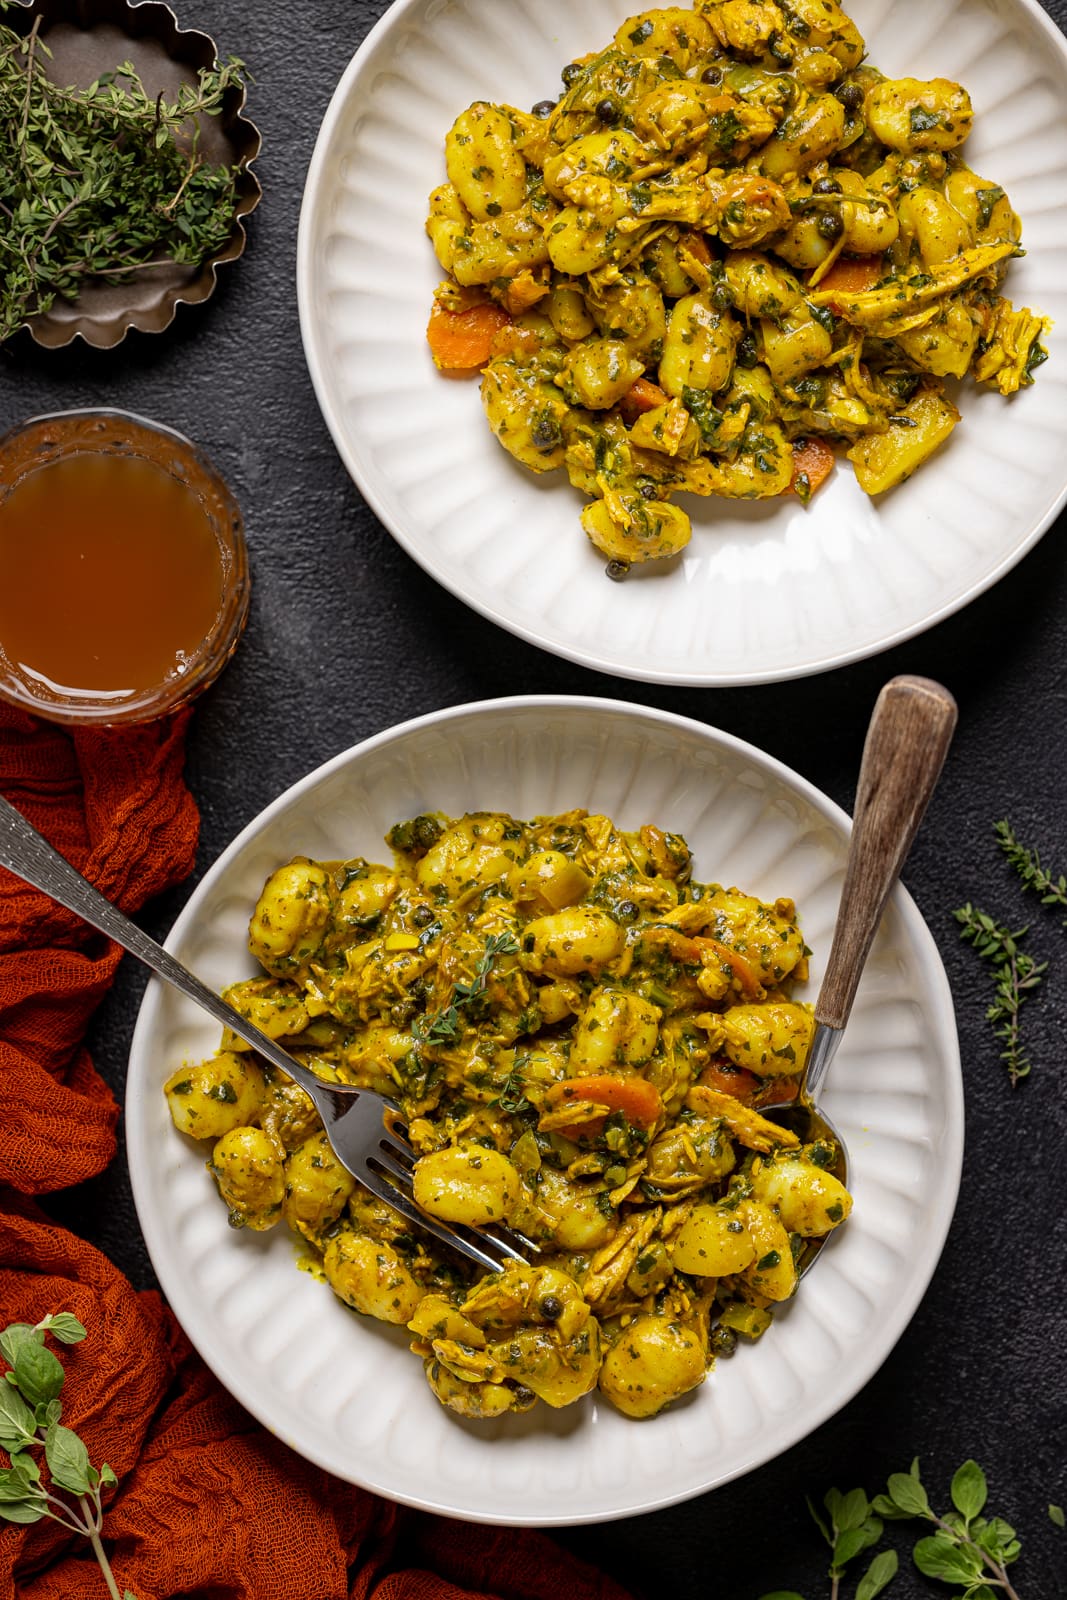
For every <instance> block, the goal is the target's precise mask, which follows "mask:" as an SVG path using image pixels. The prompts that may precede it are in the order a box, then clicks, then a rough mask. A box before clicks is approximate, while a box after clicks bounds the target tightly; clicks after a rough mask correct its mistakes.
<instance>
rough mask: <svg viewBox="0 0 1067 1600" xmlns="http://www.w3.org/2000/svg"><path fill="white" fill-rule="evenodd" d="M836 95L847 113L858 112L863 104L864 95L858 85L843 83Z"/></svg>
mask: <svg viewBox="0 0 1067 1600" xmlns="http://www.w3.org/2000/svg"><path fill="white" fill-rule="evenodd" d="M836 93H837V98H838V99H839V100H840V102H841V104H842V105H843V106H844V108H845V110H846V111H858V110H859V108H860V106H861V105H862V104H863V101H864V93H863V90H862V89H861V88H860V86H859V84H858V83H843V84H842V85H841V87H840V88H839V89H838V90H837V91H836Z"/></svg>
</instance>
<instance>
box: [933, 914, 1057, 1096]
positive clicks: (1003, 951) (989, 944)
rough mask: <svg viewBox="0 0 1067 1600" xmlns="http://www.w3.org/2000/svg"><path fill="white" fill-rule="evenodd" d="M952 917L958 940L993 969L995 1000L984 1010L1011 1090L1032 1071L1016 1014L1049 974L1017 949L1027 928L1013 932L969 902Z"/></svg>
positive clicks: (1045, 964)
mask: <svg viewBox="0 0 1067 1600" xmlns="http://www.w3.org/2000/svg"><path fill="white" fill-rule="evenodd" d="M952 915H953V916H954V917H955V919H956V921H957V922H958V923H959V925H960V938H961V939H964V940H965V941H966V942H967V943H968V944H972V945H973V946H974V948H975V950H976V951H977V952H978V954H979V956H981V958H982V960H983V961H988V962H989V963H990V964H991V966H992V968H993V983H994V998H993V1002H992V1004H991V1005H990V1006H989V1007H988V1009H987V1010H986V1018H987V1020H988V1021H989V1022H991V1023H992V1024H993V1035H994V1037H995V1038H997V1039H999V1040H1000V1042H1001V1044H1002V1045H1003V1047H1004V1048H1003V1049H1002V1050H1001V1052H1000V1059H1001V1060H1002V1061H1003V1062H1004V1065H1005V1066H1006V1067H1007V1069H1008V1075H1009V1077H1010V1078H1011V1082H1012V1086H1013V1087H1014V1086H1015V1085H1016V1084H1018V1083H1019V1082H1020V1081H1021V1080H1022V1079H1023V1078H1025V1077H1027V1076H1028V1074H1029V1072H1030V1069H1031V1062H1030V1058H1029V1056H1028V1055H1027V1053H1026V1051H1025V1050H1024V1049H1023V1045H1022V1037H1021V1034H1020V1029H1019V1013H1020V1011H1021V1010H1022V1008H1023V1004H1024V1002H1025V1001H1026V1000H1027V999H1028V998H1029V996H1030V995H1031V994H1032V993H1033V991H1034V990H1035V989H1036V988H1037V987H1038V985H1039V984H1040V982H1041V980H1042V978H1043V977H1044V975H1045V973H1046V971H1047V970H1048V962H1047V961H1035V960H1034V958H1033V956H1032V955H1030V954H1029V953H1028V952H1027V951H1026V950H1022V949H1020V942H1021V941H1022V939H1024V938H1025V936H1026V934H1027V933H1028V932H1029V929H1028V928H1017V929H1015V930H1014V931H1013V930H1012V929H1010V928H1007V927H1005V926H1004V925H1003V924H1002V923H999V922H997V921H996V920H995V919H994V918H993V917H991V916H990V915H989V913H988V912H987V911H982V910H981V909H980V908H979V907H977V906H972V905H971V904H970V903H969V902H968V904H967V905H965V906H961V907H960V909H959V910H958V911H954V912H953V913H952Z"/></svg>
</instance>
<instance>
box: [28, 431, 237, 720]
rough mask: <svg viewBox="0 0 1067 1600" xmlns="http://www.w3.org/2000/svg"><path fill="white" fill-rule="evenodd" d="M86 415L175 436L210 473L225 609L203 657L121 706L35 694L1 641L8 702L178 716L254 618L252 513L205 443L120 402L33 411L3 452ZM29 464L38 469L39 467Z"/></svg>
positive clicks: (87, 714) (85, 713)
mask: <svg viewBox="0 0 1067 1600" xmlns="http://www.w3.org/2000/svg"><path fill="white" fill-rule="evenodd" d="M79 418H84V419H86V420H89V419H96V418H99V419H101V420H102V421H107V420H109V419H114V420H115V421H116V422H117V423H122V424H125V425H126V426H127V427H130V428H131V431H133V430H134V429H140V430H143V432H144V433H146V434H150V435H154V436H156V437H157V438H161V439H164V440H167V441H169V442H170V443H171V444H173V445H174V446H176V447H177V450H178V452H179V454H180V455H181V456H183V457H184V458H185V459H186V460H187V461H189V462H191V463H193V464H195V466H196V467H197V469H198V470H199V471H200V472H201V473H202V474H203V475H204V478H205V479H206V481H207V482H208V483H209V484H210V486H211V490H212V492H213V493H215V494H216V495H217V496H218V499H219V503H220V505H221V507H222V509H223V511H224V513H225V516H224V518H223V519H219V518H217V517H215V516H211V515H209V516H208V520H209V522H210V523H211V525H212V528H213V531H214V534H215V538H216V541H217V543H218V545H219V546H220V548H221V549H222V551H223V552H224V554H225V556H226V558H227V561H226V563H225V565H224V583H223V589H222V594H221V599H220V604H219V610H218V613H217V615H216V617H215V621H214V624H213V626H212V627H211V628H210V629H209V631H208V632H207V633H206V634H205V635H204V638H203V640H202V641H201V644H200V647H199V649H198V652H197V657H196V659H195V661H194V662H193V664H192V665H191V666H190V667H189V669H188V671H186V672H184V673H180V674H176V675H174V676H173V677H171V678H168V679H164V680H163V681H162V682H160V683H157V684H154V685H152V686H151V687H150V688H147V689H142V690H139V691H137V692H136V693H134V694H132V695H129V696H127V697H125V698H123V699H122V700H121V701H120V702H118V703H117V704H113V703H109V702H107V701H106V700H86V701H84V702H81V701H78V700H75V699H64V698H62V697H56V698H55V699H51V698H49V699H45V698H42V697H40V696H38V695H36V694H34V692H33V690H32V688H31V687H30V686H29V684H28V683H27V680H26V678H25V676H24V675H23V674H21V673H20V672H18V671H17V669H16V668H14V667H13V665H12V663H11V661H10V658H9V657H8V656H7V655H6V653H5V652H4V649H3V643H2V641H0V700H3V701H5V702H6V703H7V704H8V705H12V706H15V707H16V708H17V709H18V710H20V711H25V712H27V713H28V714H29V715H31V716H36V717H41V718H43V719H44V720H46V721H48V722H54V723H59V724H65V725H67V726H83V727H84V726H94V727H118V726H121V725H123V724H134V723H136V724H145V723H148V722H153V721H156V720H158V719H162V718H164V717H167V716H170V715H172V714H173V713H174V712H176V711H178V710H180V709H181V707H182V706H184V705H186V704H187V703H188V702H189V701H190V700H191V699H192V698H193V697H194V696H195V695H197V694H199V693H200V692H201V691H202V690H204V689H207V688H208V687H209V686H210V685H211V684H212V683H213V682H214V681H215V679H216V678H217V677H218V675H219V673H220V672H221V671H222V669H223V667H224V666H225V665H226V663H227V662H228V661H229V659H230V657H231V656H232V655H233V652H234V650H235V649H236V648H237V644H238V642H239V640H240V638H241V634H242V632H243V631H244V627H245V623H246V622H247V619H248V609H249V602H250V587H251V586H250V575H249V570H248V543H247V539H246V536H245V530H244V516H243V514H242V511H241V507H240V505H239V504H238V501H237V498H236V496H235V495H234V493H233V491H232V489H231V488H230V486H229V484H228V483H227V482H226V480H225V478H224V477H223V476H222V474H221V472H220V471H219V469H218V468H217V467H216V466H215V464H214V462H213V461H212V460H211V458H210V456H208V455H207V454H206V453H205V452H204V451H203V450H202V449H201V448H200V446H199V445H197V444H194V442H193V441H192V440H191V439H189V438H188V437H187V436H186V435H185V434H183V433H182V432H181V431H180V430H179V429H177V428H173V427H171V426H170V424H169V423H165V422H156V421H155V420H154V419H152V418H150V417H144V416H141V415H140V413H138V412H134V411H127V410H125V409H123V408H122V407H119V406H74V407H70V408H67V409H64V410H61V411H48V412H41V413H40V414H38V415H36V416H33V417H28V418H26V419H25V420H24V421H22V422H18V423H16V424H14V425H13V426H12V427H10V428H8V429H7V430H6V431H5V432H4V433H3V434H2V435H0V458H2V456H3V454H4V452H5V451H6V450H7V449H8V448H9V447H10V446H11V445H12V444H13V443H14V442H15V441H17V440H19V439H21V438H23V437H24V436H25V435H26V434H28V433H30V432H32V431H33V429H34V428H39V427H41V426H44V425H47V424H49V423H62V422H69V421H71V420H76V419H79ZM130 443H131V445H132V446H133V447H134V448H133V450H132V452H131V453H134V454H136V453H137V452H136V440H135V439H132V440H131V441H130ZM64 453H69V454H71V455H76V454H81V453H84V454H91V453H94V452H93V450H92V449H87V450H85V451H80V450H79V449H78V448H77V447H75V448H73V449H71V450H70V451H69V452H64V449H63V446H62V444H61V443H60V445H59V448H58V450H57V456H56V458H55V459H59V458H60V457H61V456H62V455H63V454H64ZM95 453H99V454H111V455H120V454H121V452H120V451H117V450H108V449H106V448H100V447H97V449H96V452H95ZM143 459H145V460H148V459H150V457H149V456H148V455H147V454H145V455H143ZM156 464H157V465H159V466H160V470H161V471H167V470H168V469H167V467H166V466H165V465H163V464H162V463H156ZM28 470H29V471H33V470H35V469H34V468H33V467H32V466H31V467H30V468H29V469H28ZM24 476H26V474H25V473H22V474H20V476H19V478H16V479H13V480H12V483H11V484H10V485H7V486H6V487H7V488H12V487H14V484H15V483H17V482H19V481H21V478H22V477H24ZM0 498H2V491H0ZM227 574H228V575H227Z"/></svg>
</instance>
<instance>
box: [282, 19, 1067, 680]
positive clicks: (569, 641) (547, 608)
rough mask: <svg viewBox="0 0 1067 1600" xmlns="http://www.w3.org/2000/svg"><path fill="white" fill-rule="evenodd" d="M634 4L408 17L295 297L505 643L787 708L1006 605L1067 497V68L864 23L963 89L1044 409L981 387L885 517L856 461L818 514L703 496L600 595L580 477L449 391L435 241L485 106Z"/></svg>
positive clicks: (335, 142) (933, 34) (365, 479)
mask: <svg viewBox="0 0 1067 1600" xmlns="http://www.w3.org/2000/svg"><path fill="white" fill-rule="evenodd" d="M639 9H640V7H639V6H638V5H636V4H633V3H629V0H582V3H581V4H575V3H574V0H508V3H507V4H506V5H503V4H501V0H397V3H396V4H394V5H393V6H391V8H390V9H389V11H388V12H387V14H386V15H385V16H384V17H383V18H382V20H381V22H379V24H378V25H377V27H376V28H374V29H373V30H372V32H371V33H370V35H369V36H368V37H367V39H366V40H365V42H364V44H363V45H362V47H361V48H360V50H359V51H358V53H357V54H356V56H355V58H354V60H353V61H352V63H351V65H350V66H349V68H348V70H347V72H346V73H345V75H344V77H343V78H342V80H341V83H340V85H339V86H338V89H337V91H336V93H335V95H334V98H333V102H332V104H331V106H330V108H329V111H328V112H327V115H326V118H325V121H324V122H323V126H322V129H321V132H320V134H319V140H318V144H317V146H316V150H315V156H314V159H313V161H312V163H311V169H310V172H309V174H308V180H307V189H306V192H305V197H304V206H303V211H302V214H301V219H300V238H299V251H298V266H297V287H298V293H299V299H300V320H301V328H302V332H303V338H304V348H305V352H306V354H307V360H308V366H309V368H310V372H311V376H312V380H313V382H314V385H315V390H316V393H317V395H318V399H319V404H320V406H321V407H322V411H323V415H324V416H325V418H326V421H327V423H328V425H329V428H330V431H331V433H332V435H333V438H334V442H335V444H336V445H337V449H338V450H339V452H340V454H341V456H342V458H343V460H344V462H345V465H346V466H347V468H348V470H349V472H350V473H351V474H352V476H353V478H354V479H355V481H356V483H357V484H358V485H359V488H360V490H361V491H362V493H363V495H364V498H365V499H366V500H367V501H368V503H369V504H370V506H371V507H372V508H373V510H374V511H375V512H376V513H377V515H378V516H379V518H380V519H381V520H382V522H383V523H384V524H385V526H386V527H387V528H388V529H389V530H390V532H391V533H392V534H393V535H394V536H395V537H396V538H397V539H398V540H399V542H400V543H401V544H402V545H403V547H404V548H405V549H406V550H407V551H408V552H409V554H410V555H412V556H413V557H414V558H415V560H416V561H418V562H419V563H420V564H421V565H422V566H423V567H424V568H425V569H426V571H427V572H429V573H430V574H431V575H432V576H433V577H434V578H436V579H437V580H438V582H440V583H442V584H443V585H444V586H445V587H446V588H447V589H450V590H451V591H452V593H453V594H456V595H458V596H459V598H460V599H462V600H465V601H466V602H467V604H468V605H470V606H472V607H473V608H474V609H475V610H476V611H479V612H481V613H482V615H483V616H486V617H488V618H490V620H492V621H493V622H497V623H499V624H500V625H501V626H502V627H505V628H508V629H510V631H511V632H513V633H516V634H518V635H519V636H520V637H521V638H524V639H527V640H529V641H531V642H532V643H534V644H538V645H541V646H543V647H544V648H545V649H547V650H551V651H553V652H555V653H556V654H557V655H561V656H565V657H568V658H569V659H570V660H572V661H578V662H581V663H583V664H584V665H585V666H588V667H593V668H597V669H599V670H601V671H604V672H610V673H617V674H619V675H621V676H623V677H628V678H640V679H644V680H646V681H648V682H658V683H687V684H719V685H724V684H730V683H764V682H771V681H774V680H777V679H783V678H790V677H797V676H801V675H803V674H805V673H811V672H820V671H823V670H824V669H826V668H828V667H833V666H839V665H841V664H842V663H844V662H846V661H854V660H857V659H859V658H860V657H863V656H867V655H871V654H873V653H874V652H876V651H878V650H884V649H887V648H888V647H889V646H890V645H893V644H896V643H899V642H900V641H901V640H903V639H906V638H909V637H911V636H912V635H914V634H916V633H919V632H921V631H922V630H923V629H924V628H928V627H930V626H931V625H932V624H933V623H935V622H937V621H939V620H940V619H941V618H943V617H945V616H947V615H949V614H950V613H951V612H953V611H956V610H958V609H959V607H961V606H962V605H964V604H965V603H966V602H967V601H968V600H971V599H973V598H974V597H975V596H976V595H977V594H979V593H981V592H982V591H983V590H984V589H986V588H988V587H989V586H990V585H991V584H992V583H994V582H995V581H996V580H997V579H998V578H999V577H1001V576H1002V575H1003V574H1004V573H1005V572H1007V571H1008V570H1009V568H1011V567H1012V566H1014V565H1015V563H1016V562H1017V561H1019V560H1020V559H1021V557H1022V556H1023V555H1024V553H1025V552H1026V551H1027V550H1028V549H1030V547H1031V546H1032V545H1033V544H1034V543H1036V541H1037V539H1038V538H1039V537H1040V535H1041V534H1042V533H1043V532H1044V530H1045V529H1046V528H1047V527H1048V525H1049V524H1050V522H1051V521H1052V519H1053V517H1054V516H1055V514H1056V512H1057V510H1058V509H1059V507H1060V506H1061V505H1062V504H1063V501H1064V498H1065V496H1067V456H1065V454H1064V451H1063V449H1062V440H1063V437H1064V434H1065V432H1067V279H1065V275H1064V271H1063V263H1064V260H1065V259H1067V45H1065V42H1064V39H1063V37H1062V36H1061V35H1060V33H1059V32H1058V31H1057V29H1056V26H1055V24H1054V23H1052V22H1051V21H1050V20H1049V18H1048V17H1047V16H1045V15H1044V13H1043V12H1042V11H1041V10H1040V7H1039V6H1038V5H1037V4H1036V0H924V3H923V4H922V5H917V4H910V5H902V4H894V3H893V0H851V3H849V4H848V5H847V7H846V9H848V10H849V11H850V13H851V14H852V15H853V16H854V17H855V19H856V22H857V23H858V24H859V26H860V28H861V30H862V32H863V34H864V36H865V38H866V39H867V41H868V43H869V47H870V56H871V59H872V60H873V61H874V62H875V64H876V65H878V66H880V67H881V68H882V69H883V70H885V71H886V72H888V73H890V74H898V75H899V74H913V75H916V76H918V77H923V78H929V77H935V76H941V77H950V78H959V79H960V80H961V81H962V82H963V83H965V84H966V85H967V87H968V88H969V89H970V91H971V93H972V96H973V98H974V102H975V107H976V112H977V118H976V128H975V132H974V134H973V136H972V138H971V140H970V142H969V144H968V146H967V151H968V153H969V159H970V160H971V161H972V163H973V165H974V166H975V167H976V169H977V170H978V171H980V172H982V173H983V175H985V176H987V177H989V178H990V179H995V180H996V181H997V182H999V183H1002V184H1004V185H1006V187H1007V189H1008V192H1009V193H1010V195H1011V198H1012V200H1013V202H1014V204H1015V206H1016V208H1017V210H1018V211H1019V212H1020V214H1021V216H1022V219H1023V230H1024V231H1023V240H1024V243H1025V245H1026V248H1027V255H1026V258H1025V259H1024V260H1022V261H1017V262H1014V263H1013V264H1012V268H1011V272H1010V274H1009V279H1008V286H1007V292H1008V293H1009V294H1010V295H1011V296H1012V297H1013V298H1014V299H1015V300H1016V302H1017V303H1018V304H1026V305H1030V306H1034V307H1039V308H1040V309H1041V310H1042V311H1044V312H1045V313H1047V314H1048V315H1050V316H1052V317H1054V318H1055V319H1056V327H1055V329H1054V331H1053V334H1052V339H1051V343H1050V352H1051V356H1052V359H1051V361H1050V362H1049V363H1048V364H1047V365H1046V366H1044V367H1043V368H1042V369H1041V371H1040V373H1039V375H1038V382H1037V384H1036V385H1035V387H1034V388H1032V389H1030V390H1027V391H1026V392H1024V393H1023V394H1022V395H1020V396H1019V397H1017V398H1016V399H1014V400H1012V401H1010V402H1007V401H1005V400H1003V399H1001V398H1000V396H998V395H996V394H994V393H992V392H990V391H986V392H983V393H978V392H977V391H976V390H974V388H973V386H968V388H967V392H965V394H964V396H963V404H962V409H963V415H964V420H963V423H962V424H961V425H960V427H958V428H957V429H956V431H955V433H954V434H953V436H952V439H951V441H950V443H949V444H948V445H947V446H946V447H945V448H944V449H943V450H942V451H941V452H940V453H939V454H938V456H937V457H935V458H934V459H933V460H932V461H931V462H929V463H927V464H926V465H925V466H924V467H923V468H922V469H921V470H920V471H919V472H918V473H916V475H915V476H914V478H912V480H911V481H910V482H908V483H906V484H904V485H902V486H901V487H900V488H899V489H897V490H895V491H894V492H893V493H892V494H891V495H888V496H886V497H884V498H883V499H882V500H880V501H879V502H877V503H875V502H872V501H870V500H868V499H867V497H866V496H865V495H864V494H863V493H862V492H861V490H860V489H859V486H858V485H857V483H856V481H855V479H854V477H853V475H852V469H851V467H850V466H849V465H848V463H847V462H842V463H840V464H839V465H838V467H837V469H836V472H835V474H834V476H833V478H832V480H831V482H830V483H829V484H827V486H826V487H825V488H823V489H822V490H820V492H819V494H818V495H817V496H816V498H815V500H814V501H813V503H812V505H811V507H810V508H809V509H808V510H804V509H803V507H801V506H800V505H799V503H798V502H796V501H795V500H794V499H793V498H792V497H790V498H789V499H783V500H782V501H780V502H779V501H770V502H763V503H760V504H748V503H744V502H737V501H722V500H718V501H708V500H698V499H696V498H694V497H693V496H688V497H686V501H685V503H686V508H687V509H688V510H689V511H690V513H691V514H692V517H693V524H694V537H693V541H692V543H691V544H690V546H689V547H688V549H687V550H686V551H685V552H684V554H683V555H681V556H679V557H676V558H675V559H674V560H673V561H671V562H669V563H667V564H657V565H656V566H655V567H650V568H645V569H641V570H638V571H635V572H633V573H631V575H630V577H629V578H628V579H627V581H626V582H625V583H622V584H614V583H611V582H609V581H608V580H607V579H606V578H605V576H604V559H603V557H602V556H599V555H598V554H597V553H596V551H594V550H593V549H592V547H591V546H590V545H589V543H588V541H587V540H586V538H585V536H584V534H583V532H582V530H581V526H580V523H579V520H578V519H579V513H580V511H581V507H582V504H583V500H582V497H581V496H580V495H579V494H578V492H577V491H576V490H573V489H571V488H570V487H569V486H568V484H567V482H566V479H565V478H564V476H563V475H562V474H561V473H551V474H548V475H546V476H545V477H543V478H535V477H534V476H533V474H531V473H529V472H526V471H525V470H524V469H523V468H521V467H519V466H518V465H517V464H516V463H515V462H513V461H512V459H511V458H510V456H508V455H507V454H506V453H505V452H504V451H503V450H502V449H501V447H500V446H499V445H498V444H497V442H496V440H495V439H494V438H493V437H492V436H491V434H490V432H489V428H488V425H487V423H486V421H485V418H484V416H483V415H482V410H481V405H480V402H479V396H478V385H477V384H476V383H463V382H456V381H454V380H451V381H450V380H446V379H444V378H442V377H441V376H440V374H438V373H437V372H436V371H435V369H434V366H433V363H432V361H431V359H430V356H429V352H428V350H427V348H426V340H425V328H426V323H427V320H428V316H429V308H430V304H431V298H432V294H433V289H434V287H435V285H436V284H437V282H438V281H439V279H440V277H441V271H440V268H439V267H438V265H437V263H436V261H435V260H434V257H433V253H432V251H431V249H430V246H429V243H428V241H427V240H426V238H425V235H424V229H423V223H424V219H425V216H426V201H427V196H428V194H429V192H430V190H431V189H432V188H434V187H435V186H436V185H437V184H438V183H441V182H442V181H443V179H444V154H443V148H444V136H445V134H446V132H447V131H448V128H449V127H450V126H451V123H452V122H453V120H454V119H455V117H456V116H457V114H458V113H459V112H460V111H461V110H462V109H463V108H464V107H465V106H467V105H468V104H469V103H470V102H471V101H473V100H479V99H489V100H503V101H508V102H510V103H512V104H514V105H518V106H529V105H532V104H533V103H535V102H536V101H538V100H541V99H543V98H544V97H545V96H546V95H548V96H552V95H554V94H555V93H557V91H558V89H559V72H560V68H561V66H562V65H563V64H564V63H565V62H567V61H569V60H571V59H572V57H574V56H578V55H582V54H584V53H585V52H587V51H589V50H591V49H593V48H595V47H599V46H600V45H602V44H603V43H605V42H606V41H607V40H609V39H610V38H611V36H612V35H613V34H614V32H615V30H616V28H617V27H618V25H619V23H620V22H622V21H623V19H624V18H625V17H626V16H628V15H630V14H631V13H632V12H633V11H636V10H639Z"/></svg>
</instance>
